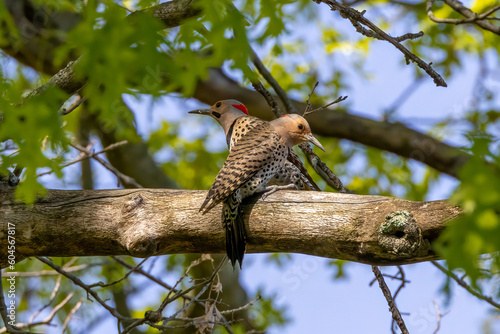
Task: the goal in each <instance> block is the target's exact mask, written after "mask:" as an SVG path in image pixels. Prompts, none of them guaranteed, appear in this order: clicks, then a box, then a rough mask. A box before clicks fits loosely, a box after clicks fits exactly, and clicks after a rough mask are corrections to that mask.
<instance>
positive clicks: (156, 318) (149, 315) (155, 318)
mask: <svg viewBox="0 0 500 334" xmlns="http://www.w3.org/2000/svg"><path fill="white" fill-rule="evenodd" d="M144 318H146V320H148V321H150V322H152V323H153V324H156V323H158V322H160V321H161V319H162V315H161V312H158V311H151V310H149V311H146V313H144Z"/></svg>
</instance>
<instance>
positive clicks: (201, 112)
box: [188, 109, 212, 116]
mask: <svg viewBox="0 0 500 334" xmlns="http://www.w3.org/2000/svg"><path fill="white" fill-rule="evenodd" d="M188 114H199V115H209V116H210V115H211V114H212V110H210V109H196V110H191V111H188Z"/></svg>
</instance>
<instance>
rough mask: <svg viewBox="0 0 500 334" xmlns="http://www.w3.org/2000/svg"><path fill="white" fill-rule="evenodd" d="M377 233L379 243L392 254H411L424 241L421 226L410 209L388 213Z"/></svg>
mask: <svg viewBox="0 0 500 334" xmlns="http://www.w3.org/2000/svg"><path fill="white" fill-rule="evenodd" d="M377 234H378V242H379V244H380V245H381V246H382V248H383V249H384V250H385V251H387V252H389V253H392V254H397V255H407V256H411V255H413V254H415V253H417V252H418V250H419V248H420V245H421V243H422V233H421V230H420V227H418V225H417V222H416V221H415V219H414V218H413V215H412V214H411V213H409V212H408V211H396V212H393V213H391V214H390V215H388V216H387V217H386V218H385V222H384V223H382V225H380V227H379V228H378V230H377Z"/></svg>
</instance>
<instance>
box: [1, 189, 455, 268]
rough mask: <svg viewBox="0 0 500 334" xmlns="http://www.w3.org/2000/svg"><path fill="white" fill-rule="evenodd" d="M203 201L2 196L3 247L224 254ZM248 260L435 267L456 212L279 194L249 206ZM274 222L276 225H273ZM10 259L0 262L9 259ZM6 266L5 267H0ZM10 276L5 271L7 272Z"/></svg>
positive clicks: (95, 194)
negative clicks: (279, 256) (291, 257)
mask: <svg viewBox="0 0 500 334" xmlns="http://www.w3.org/2000/svg"><path fill="white" fill-rule="evenodd" d="M205 196H206V191H180V190H160V189H141V190H139V189H134V190H94V191H63V190H48V192H47V196H46V197H45V198H44V199H40V200H39V201H38V202H37V203H35V204H34V205H33V206H32V207H29V208H28V207H26V206H25V205H24V204H21V203H16V202H15V200H14V191H13V189H12V188H7V189H5V190H3V191H2V192H0V203H2V204H1V206H0V243H2V244H5V243H6V241H5V240H6V238H7V235H6V232H5V231H7V228H6V226H4V225H5V224H7V223H8V222H10V223H11V224H15V225H16V250H17V252H18V253H17V255H16V258H17V260H19V261H20V260H22V258H26V257H30V256H95V255H122V254H124V255H132V256H136V257H147V256H152V255H162V254H172V253H222V252H224V251H225V248H224V237H225V233H224V229H223V226H222V223H221V220H220V217H221V212H220V206H218V207H217V208H215V209H213V210H212V211H210V212H209V213H208V214H206V215H202V214H200V213H199V212H198V208H199V207H200V205H201V203H202V202H203V199H204V198H205ZM244 212H245V222H246V228H247V231H248V252H250V253H262V252H292V253H303V254H311V255H317V256H323V257H329V258H338V259H345V260H349V261H356V262H362V263H368V264H376V265H396V264H405V263H415V262H421V261H428V260H432V259H436V258H437V256H436V254H435V253H434V252H433V251H432V249H431V243H432V242H433V240H435V239H436V238H437V237H438V236H439V234H440V233H441V231H442V230H443V229H444V228H445V226H446V223H447V221H449V220H450V219H453V218H455V217H457V216H458V215H460V212H461V211H460V209H459V208H457V207H454V206H450V205H449V204H447V203H446V202H445V201H433V202H411V201H405V200H399V199H395V198H391V197H381V196H360V195H348V194H333V193H319V192H299V191H292V192H278V193H276V194H273V195H271V196H269V197H268V198H266V200H258V201H256V199H255V198H253V199H250V201H249V202H247V203H246V204H245V205H244ZM270 217H272V218H270ZM5 252H6V250H4V249H2V250H1V251H0V259H4V260H5V259H7V256H6V254H5ZM4 260H1V261H4ZM1 264H2V266H5V263H4V262H1Z"/></svg>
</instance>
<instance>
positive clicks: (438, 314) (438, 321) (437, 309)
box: [432, 301, 448, 334]
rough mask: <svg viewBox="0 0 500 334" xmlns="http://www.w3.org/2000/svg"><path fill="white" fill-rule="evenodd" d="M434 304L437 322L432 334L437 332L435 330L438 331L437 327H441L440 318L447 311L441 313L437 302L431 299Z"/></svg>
mask: <svg viewBox="0 0 500 334" xmlns="http://www.w3.org/2000/svg"><path fill="white" fill-rule="evenodd" d="M432 303H433V304H434V308H435V309H436V314H437V324H436V329H435V330H434V333H433V334H437V332H439V329H440V328H441V319H442V318H443V317H444V316H445V315H446V314H447V313H448V312H445V313H441V310H440V309H439V306H438V304H437V303H436V302H435V301H433V302H432Z"/></svg>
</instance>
